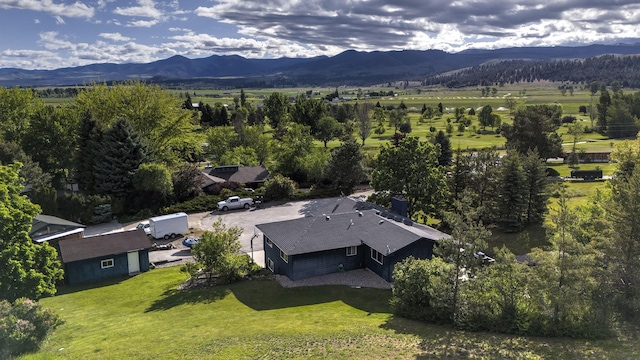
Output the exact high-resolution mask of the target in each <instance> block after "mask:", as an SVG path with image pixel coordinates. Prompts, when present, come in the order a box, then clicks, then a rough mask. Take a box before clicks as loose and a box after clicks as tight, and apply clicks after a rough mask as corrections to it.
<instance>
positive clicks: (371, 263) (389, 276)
mask: <svg viewBox="0 0 640 360" xmlns="http://www.w3.org/2000/svg"><path fill="white" fill-rule="evenodd" d="M434 244H435V241H433V240H429V239H420V240H418V241H416V242H414V243H413V244H410V245H408V246H405V247H404V248H402V249H399V250H398V251H396V252H394V253H393V254H390V255H384V254H383V255H384V257H383V261H382V265H380V264H379V263H378V262H377V261H375V260H373V259H372V258H371V250H369V249H367V256H366V257H365V263H366V266H367V267H368V268H369V269H371V271H373V272H375V273H376V274H378V275H379V276H380V277H381V278H383V279H385V280H386V281H389V282H392V281H393V269H394V267H395V265H396V264H397V263H399V262H400V261H402V260H404V259H406V258H408V257H409V256H413V257H414V258H416V259H431V256H433V245H434Z"/></svg>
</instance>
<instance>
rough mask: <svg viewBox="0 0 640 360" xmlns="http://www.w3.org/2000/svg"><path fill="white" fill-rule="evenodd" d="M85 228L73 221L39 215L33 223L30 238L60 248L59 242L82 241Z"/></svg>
mask: <svg viewBox="0 0 640 360" xmlns="http://www.w3.org/2000/svg"><path fill="white" fill-rule="evenodd" d="M84 229H85V226H84V225H82V224H78V223H74V222H73V221H69V220H65V219H61V218H59V217H55V216H51V215H38V216H36V217H35V218H34V219H33V221H32V223H31V231H30V232H29V237H30V238H31V240H33V241H34V242H36V243H38V244H43V243H48V244H49V245H51V246H53V247H54V248H56V250H59V248H58V242H60V240H64V239H81V238H83V237H84Z"/></svg>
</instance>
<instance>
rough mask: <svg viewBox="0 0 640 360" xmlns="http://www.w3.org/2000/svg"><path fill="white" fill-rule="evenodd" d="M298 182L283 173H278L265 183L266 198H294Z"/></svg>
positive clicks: (268, 199) (266, 199)
mask: <svg viewBox="0 0 640 360" xmlns="http://www.w3.org/2000/svg"><path fill="white" fill-rule="evenodd" d="M295 191H296V184H295V182H293V180H291V179H289V178H288V177H284V176H282V175H276V176H274V177H272V178H271V179H269V180H267V181H265V183H264V200H265V201H271V200H287V199H291V198H293V195H294V193H295Z"/></svg>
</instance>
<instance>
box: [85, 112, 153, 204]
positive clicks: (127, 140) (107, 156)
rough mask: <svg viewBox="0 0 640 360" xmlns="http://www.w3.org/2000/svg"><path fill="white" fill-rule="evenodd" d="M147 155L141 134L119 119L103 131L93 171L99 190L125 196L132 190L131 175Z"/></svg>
mask: <svg viewBox="0 0 640 360" xmlns="http://www.w3.org/2000/svg"><path fill="white" fill-rule="evenodd" d="M146 158H147V152H146V149H145V147H144V145H143V143H142V139H141V138H140V136H139V135H138V134H136V133H135V132H134V131H133V129H131V126H130V125H129V123H128V122H127V121H126V120H124V119H121V120H118V121H117V122H116V123H115V124H114V125H113V128H111V129H109V130H108V131H107V132H106V133H105V134H104V141H103V143H102V149H101V150H100V152H99V154H98V156H97V157H96V162H95V168H94V170H95V178H96V185H97V190H98V192H99V193H100V194H103V195H112V196H115V197H116V198H124V197H126V196H127V195H128V194H129V193H130V191H131V190H132V189H133V186H132V182H131V181H132V179H133V175H134V174H135V172H136V170H137V169H138V167H139V166H140V164H142V163H144V162H145V161H146Z"/></svg>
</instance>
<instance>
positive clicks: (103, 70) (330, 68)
mask: <svg viewBox="0 0 640 360" xmlns="http://www.w3.org/2000/svg"><path fill="white" fill-rule="evenodd" d="M605 54H617V55H632V54H640V43H636V44H618V45H589V46H579V47H568V46H558V47H521V48H504V49H495V50H479V49H470V50H465V51H462V52H458V53H447V52H444V51H440V50H424V51H419V50H404V51H373V52H359V51H355V50H348V51H345V52H343V53H340V54H338V55H335V56H331V57H328V56H320V57H313V58H279V59H247V58H244V57H241V56H237V55H213V56H210V57H206V58H199V59H188V58H186V57H183V56H173V57H170V58H168V59H164V60H159V61H154V62H151V63H146V64H131V63H129V64H110V63H106V64H92V65H86V66H78V67H67V68H59V69H55V70H23V69H15V68H3V69H0V85H2V86H72V85H83V84H88V83H90V82H93V81H96V82H111V81H123V80H129V79H142V80H145V81H148V82H155V83H166V84H191V85H196V84H197V85H199V86H203V85H204V86H220V87H234V86H245V87H249V86H255V87H271V86H339V85H357V86H365V85H373V84H380V83H387V82H390V81H407V80H421V79H424V78H426V77H431V76H434V75H437V74H441V73H445V72H450V71H454V70H460V69H465V68H468V67H473V66H477V65H480V64H485V63H490V62H496V61H503V60H536V61H551V60H559V59H582V58H589V57H596V56H601V55H605Z"/></svg>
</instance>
